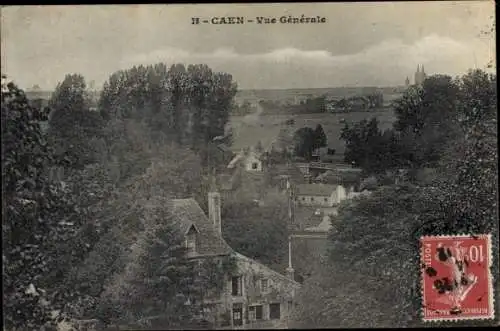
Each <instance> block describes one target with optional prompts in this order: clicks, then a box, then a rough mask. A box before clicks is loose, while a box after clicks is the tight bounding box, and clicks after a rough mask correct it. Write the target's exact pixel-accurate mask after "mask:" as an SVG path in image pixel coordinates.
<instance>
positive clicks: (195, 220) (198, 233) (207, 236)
mask: <svg viewBox="0 0 500 331" xmlns="http://www.w3.org/2000/svg"><path fill="white" fill-rule="evenodd" d="M208 200H209V201H208V206H209V212H208V214H209V215H208V217H207V216H206V215H205V214H204V212H203V210H202V209H201V208H200V206H199V205H198V203H197V202H196V201H195V200H194V199H177V200H172V206H171V207H172V212H173V215H174V217H175V218H176V219H177V221H178V222H177V224H178V225H179V227H180V230H181V232H182V233H183V234H184V235H185V245H186V248H187V249H188V254H189V255H188V256H189V258H191V259H193V260H198V261H202V260H203V259H204V258H207V257H221V258H222V257H228V256H230V257H232V258H233V259H234V261H235V265H236V268H235V270H234V271H233V272H232V273H231V274H227V275H224V286H223V290H222V291H221V292H213V293H215V294H213V295H212V296H209V297H207V299H206V300H205V302H204V307H205V308H204V309H205V310H206V313H207V316H208V317H209V318H210V319H211V320H212V322H214V323H215V324H216V325H217V326H218V327H227V328H251V327H259V328H260V327H263V328H275V327H286V325H287V320H288V318H289V316H290V312H291V311H292V309H293V306H294V297H295V292H296V291H297V289H298V288H299V287H300V284H299V283H297V282H295V281H294V280H293V271H292V272H291V274H290V275H288V276H285V275H282V274H280V273H278V272H276V271H274V270H272V269H270V268H268V267H267V266H265V265H263V264H261V263H259V262H257V261H255V260H253V259H251V258H248V257H246V256H244V255H242V254H240V253H238V252H236V251H234V250H233V249H232V248H231V247H229V245H228V244H227V243H226V241H225V240H224V238H223V237H222V227H221V225H222V220H221V210H220V208H221V197H220V194H219V193H218V192H210V193H209V195H208Z"/></svg>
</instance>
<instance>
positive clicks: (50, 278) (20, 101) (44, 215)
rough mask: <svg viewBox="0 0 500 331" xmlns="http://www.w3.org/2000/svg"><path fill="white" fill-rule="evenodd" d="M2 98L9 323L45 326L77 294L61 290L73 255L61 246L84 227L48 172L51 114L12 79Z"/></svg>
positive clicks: (6, 323)
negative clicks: (45, 125)
mask: <svg viewBox="0 0 500 331" xmlns="http://www.w3.org/2000/svg"><path fill="white" fill-rule="evenodd" d="M2 79H6V77H2ZM1 97H2V114H1V116H2V178H3V180H4V185H3V186H2V202H3V208H2V219H3V222H2V239H3V245H4V246H3V248H4V251H3V255H2V258H3V263H4V266H5V269H4V284H3V291H4V312H5V315H4V318H5V326H6V327H7V328H21V329H28V330H29V329H40V328H41V327H42V326H44V325H54V324H55V322H56V321H55V317H54V316H53V315H52V313H53V311H54V310H56V309H61V308H62V307H63V306H64V303H65V297H67V296H71V295H72V294H73V291H68V292H66V293H63V294H64V295H62V294H61V293H60V292H58V282H57V280H58V279H60V271H61V270H60V269H58V266H59V263H61V262H65V261H66V259H68V258H70V257H68V255H67V254H65V253H63V251H62V250H61V248H62V247H63V246H64V245H67V244H68V243H70V242H71V241H72V240H74V238H75V236H76V235H77V234H78V230H79V227H78V224H74V223H72V222H71V221H72V220H73V219H72V216H73V215H74V212H75V210H74V207H75V205H74V203H73V201H71V196H69V197H68V193H69V192H68V190H67V189H66V188H65V187H64V186H63V185H61V184H60V183H59V184H58V183H51V182H50V181H49V180H48V177H47V176H46V170H47V168H48V167H49V166H51V165H52V164H53V152H52V151H51V149H50V148H49V146H48V144H47V142H46V140H45V138H44V135H43V134H42V132H41V129H40V124H39V123H40V121H43V120H46V118H47V114H44V113H43V112H41V111H40V109H36V108H32V107H31V106H30V105H29V103H28V100H27V98H26V96H25V94H24V92H23V91H22V90H20V89H19V88H17V87H16V86H15V85H14V84H13V83H8V84H5V85H4V83H2V96H1ZM74 248H75V249H76V247H74ZM77 253H78V252H77ZM70 255H71V254H70ZM56 317H57V318H59V317H60V316H56Z"/></svg>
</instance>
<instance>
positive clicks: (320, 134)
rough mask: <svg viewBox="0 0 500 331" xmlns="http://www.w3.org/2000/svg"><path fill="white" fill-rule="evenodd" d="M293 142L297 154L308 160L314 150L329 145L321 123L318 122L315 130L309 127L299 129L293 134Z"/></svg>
mask: <svg viewBox="0 0 500 331" xmlns="http://www.w3.org/2000/svg"><path fill="white" fill-rule="evenodd" d="M293 142H294V152H295V155H296V156H299V157H303V158H305V159H306V160H310V159H311V157H312V153H313V152H314V150H316V149H318V148H321V147H326V146H327V145H328V144H327V140H326V134H325V131H323V127H322V126H321V124H318V125H317V126H316V128H315V129H314V130H313V129H311V128H309V127H303V128H300V129H298V130H297V131H295V133H294V135H293Z"/></svg>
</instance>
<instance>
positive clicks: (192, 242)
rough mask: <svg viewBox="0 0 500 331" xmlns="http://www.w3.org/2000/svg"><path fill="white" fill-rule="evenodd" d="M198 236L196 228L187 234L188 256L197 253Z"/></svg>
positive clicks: (192, 228)
mask: <svg viewBox="0 0 500 331" xmlns="http://www.w3.org/2000/svg"><path fill="white" fill-rule="evenodd" d="M196 234H197V231H196V229H195V227H194V226H192V227H191V229H189V231H188V233H187V234H186V241H185V246H186V249H187V253H188V254H193V253H196Z"/></svg>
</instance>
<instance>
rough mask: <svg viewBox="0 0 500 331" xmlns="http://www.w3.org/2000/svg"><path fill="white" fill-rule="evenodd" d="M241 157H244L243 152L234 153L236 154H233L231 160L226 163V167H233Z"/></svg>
mask: <svg viewBox="0 0 500 331" xmlns="http://www.w3.org/2000/svg"><path fill="white" fill-rule="evenodd" d="M243 158H244V156H243V153H239V154H237V155H236V156H235V157H234V158H233V159H232V160H231V162H229V164H228V165H227V167H228V168H229V169H232V168H234V167H235V166H236V165H237V164H238V162H240V161H241V160H243Z"/></svg>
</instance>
